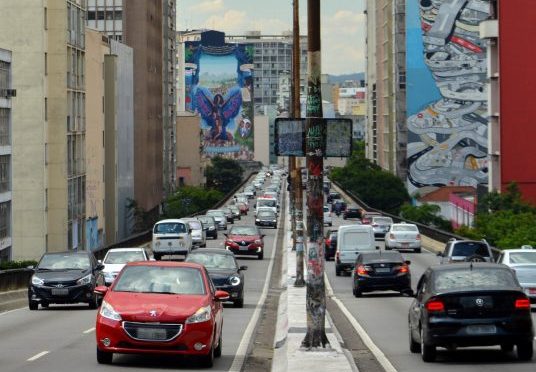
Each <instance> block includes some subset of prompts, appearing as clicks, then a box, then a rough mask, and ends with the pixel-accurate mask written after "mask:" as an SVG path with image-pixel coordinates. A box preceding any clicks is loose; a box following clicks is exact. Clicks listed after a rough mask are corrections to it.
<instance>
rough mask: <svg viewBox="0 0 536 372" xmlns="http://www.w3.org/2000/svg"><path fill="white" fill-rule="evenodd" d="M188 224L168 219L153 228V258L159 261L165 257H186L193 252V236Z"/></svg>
mask: <svg viewBox="0 0 536 372" xmlns="http://www.w3.org/2000/svg"><path fill="white" fill-rule="evenodd" d="M190 230H191V229H190V226H189V225H188V223H187V222H186V221H184V220H181V219H168V220H162V221H158V222H157V223H155V225H154V227H153V243H152V248H153V256H154V259H155V260H159V259H161V258H162V256H164V255H176V254H178V255H185V256H187V255H188V253H190V251H191V250H192V235H191V232H190Z"/></svg>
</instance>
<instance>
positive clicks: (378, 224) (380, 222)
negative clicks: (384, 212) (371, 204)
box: [371, 216, 393, 238]
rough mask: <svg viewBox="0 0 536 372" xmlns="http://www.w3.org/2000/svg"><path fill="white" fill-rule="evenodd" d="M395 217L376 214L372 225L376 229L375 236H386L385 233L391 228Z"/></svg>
mask: <svg viewBox="0 0 536 372" xmlns="http://www.w3.org/2000/svg"><path fill="white" fill-rule="evenodd" d="M392 224H393V219H392V218H391V217H383V216H374V217H372V221H371V225H372V229H373V230H374V236H375V237H380V238H384V237H385V234H386V233H387V231H389V229H390V228H391V225H392Z"/></svg>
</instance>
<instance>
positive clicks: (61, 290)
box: [52, 288, 69, 296]
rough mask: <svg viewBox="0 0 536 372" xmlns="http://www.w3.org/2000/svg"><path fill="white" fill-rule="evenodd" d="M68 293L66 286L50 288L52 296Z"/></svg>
mask: <svg viewBox="0 0 536 372" xmlns="http://www.w3.org/2000/svg"><path fill="white" fill-rule="evenodd" d="M68 294H69V290H68V289H67V288H52V296H67V295H68Z"/></svg>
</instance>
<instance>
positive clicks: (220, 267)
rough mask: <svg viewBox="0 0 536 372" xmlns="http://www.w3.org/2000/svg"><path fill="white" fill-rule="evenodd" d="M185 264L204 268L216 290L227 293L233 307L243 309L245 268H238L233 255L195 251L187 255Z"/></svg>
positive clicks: (219, 251) (211, 250) (212, 249)
mask: <svg viewBox="0 0 536 372" xmlns="http://www.w3.org/2000/svg"><path fill="white" fill-rule="evenodd" d="M186 262H195V263H198V264H201V265H203V266H205V267H206V269H207V270H208V275H209V276H210V278H211V279H212V283H214V286H215V287H216V289H217V290H221V291H226V292H228V293H229V295H230V298H229V301H232V302H233V305H234V307H244V274H243V271H244V270H247V268H248V267H247V266H238V263H237V262H236V259H235V258H234V254H233V253H231V252H229V251H226V250H224V249H218V248H209V249H203V250H197V251H194V252H192V253H190V254H189V255H188V257H187V258H186Z"/></svg>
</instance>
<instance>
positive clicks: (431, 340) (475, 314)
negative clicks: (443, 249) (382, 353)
mask: <svg viewBox="0 0 536 372" xmlns="http://www.w3.org/2000/svg"><path fill="white" fill-rule="evenodd" d="M415 297H416V298H415V300H414V301H413V303H412V304H411V306H410V309H409V315H408V319H409V327H408V328H409V348H410V351H411V352H413V353H418V352H420V353H421V355H422V359H423V360H424V361H425V362H433V361H434V360H435V359H436V348H437V347H445V348H448V349H449V350H454V349H455V348H456V347H471V346H492V345H500V346H501V349H502V350H503V351H505V352H509V351H511V350H512V349H513V347H514V345H515V346H516V349H517V356H518V358H519V359H521V360H530V359H532V354H533V339H534V330H533V325H532V317H531V312H530V301H529V299H528V298H527V296H526V295H525V293H524V292H523V288H521V286H520V285H519V282H518V281H517V279H516V277H515V273H514V272H513V270H512V269H510V268H509V267H507V266H504V265H499V264H495V263H473V262H470V263H469V262H467V263H458V264H451V265H438V266H432V267H430V268H428V269H427V270H426V272H425V273H424V274H423V276H422V277H421V278H420V280H419V283H418V285H417V293H416V296H415Z"/></svg>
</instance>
